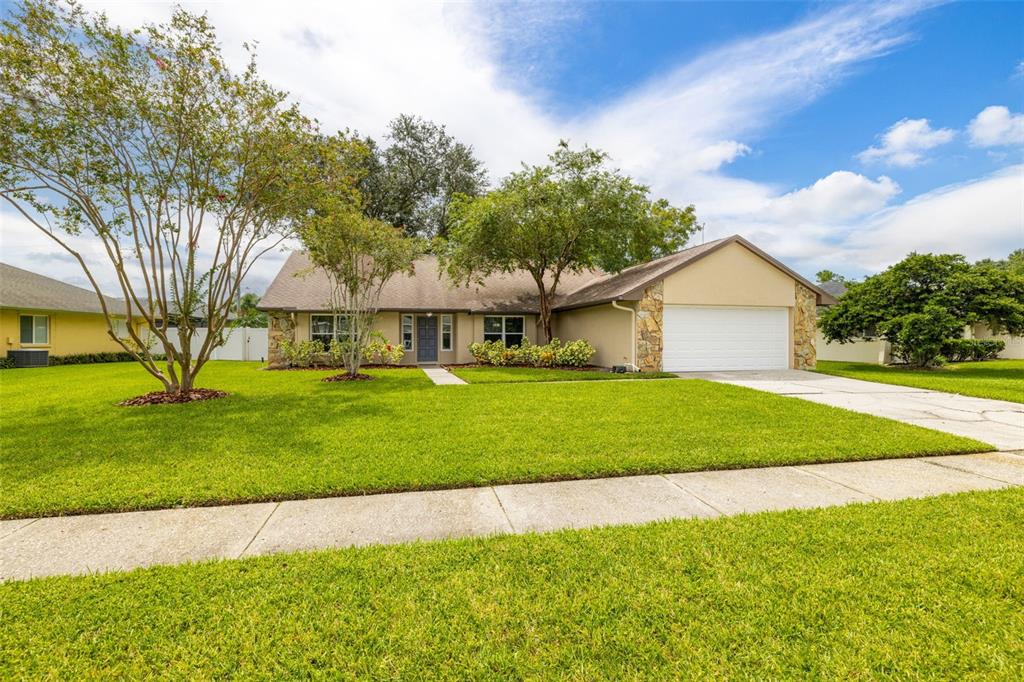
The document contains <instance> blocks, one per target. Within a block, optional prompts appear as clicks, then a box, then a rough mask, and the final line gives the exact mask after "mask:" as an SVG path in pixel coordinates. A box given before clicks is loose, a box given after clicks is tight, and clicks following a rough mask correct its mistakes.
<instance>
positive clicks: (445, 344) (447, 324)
mask: <svg viewBox="0 0 1024 682" xmlns="http://www.w3.org/2000/svg"><path fill="white" fill-rule="evenodd" d="M451 349H452V316H451V315H442V316H441V350H451Z"/></svg>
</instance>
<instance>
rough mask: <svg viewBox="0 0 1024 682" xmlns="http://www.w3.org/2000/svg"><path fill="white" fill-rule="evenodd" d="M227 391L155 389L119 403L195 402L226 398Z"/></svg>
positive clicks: (125, 404)
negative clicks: (173, 391) (184, 391)
mask: <svg viewBox="0 0 1024 682" xmlns="http://www.w3.org/2000/svg"><path fill="white" fill-rule="evenodd" d="M226 396H227V393H225V392H224V391H215V390H213V389H212V388H193V389H192V390H191V391H189V392H188V393H168V392H167V391H153V392H152V393H147V394H145V395H139V396H135V397H134V398H129V399H128V400H122V401H121V402H119V403H118V405H120V406H121V407H142V406H143V405H168V404H172V403H194V402H196V401H199V400H213V399H215V398H224V397H226Z"/></svg>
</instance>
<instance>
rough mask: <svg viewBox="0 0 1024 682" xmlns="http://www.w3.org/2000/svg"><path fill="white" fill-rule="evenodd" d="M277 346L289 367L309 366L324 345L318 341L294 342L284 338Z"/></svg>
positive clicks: (321, 351)
mask: <svg viewBox="0 0 1024 682" xmlns="http://www.w3.org/2000/svg"><path fill="white" fill-rule="evenodd" d="M278 348H280V349H281V355H283V356H284V359H285V360H286V361H287V362H288V366H289V367H309V366H310V365H312V364H313V361H314V360H315V359H316V356H317V355H319V354H320V353H323V351H324V346H323V344H322V343H320V342H319V341H300V342H298V343H295V342H293V341H289V340H288V339H284V340H283V341H281V343H280V344H279V346H278Z"/></svg>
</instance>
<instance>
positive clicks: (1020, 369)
mask: <svg viewBox="0 0 1024 682" xmlns="http://www.w3.org/2000/svg"><path fill="white" fill-rule="evenodd" d="M816 371H818V372H821V373H822V374H832V375H835V376H840V377H849V378H851V379H863V380H865V381H877V382H879V383H883V384H899V385H900V386H913V387H915V388H925V389H928V390H931V391H945V392H947V393H959V394H961V395H969V396H974V397H976V398H994V399H996V400H1009V401H1011V402H1015V403H1024V360H986V361H985V362H957V363H952V364H949V365H945V366H944V367H942V368H940V369H929V370H921V369H903V368H899V367H885V366H882V365H872V364H867V363H863V362H828V361H824V360H821V361H819V362H818V367H817V370H816Z"/></svg>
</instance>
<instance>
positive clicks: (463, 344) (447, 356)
mask: <svg viewBox="0 0 1024 682" xmlns="http://www.w3.org/2000/svg"><path fill="white" fill-rule="evenodd" d="M319 314H322V313H308V312H297V313H286V312H280V311H270V312H269V313H268V315H269V317H270V319H271V320H272V322H271V325H270V334H269V337H268V344H269V348H268V351H267V357H268V358H269V362H270V365H271V367H276V366H281V364H282V358H280V352H279V351H277V344H278V343H279V339H281V338H289V339H293V340H294V341H295V342H300V341H308V340H309V338H310V317H311V315H319ZM442 314H443V315H449V314H450V315H451V316H452V349H451V350H449V351H445V350H441V326H440V325H441V315H442ZM414 315H415V316H416V317H423V316H425V315H426V313H414ZM433 317H435V318H437V325H438V329H437V333H438V340H437V347H438V351H437V361H438V362H439V363H441V364H463V363H470V362H473V356H472V355H470V354H469V344H471V343H473V342H481V341H483V340H484V315H480V314H477V315H470V314H469V313H433ZM523 317H525V320H524V321H523V322H524V326H525V332H526V337H527V338H528V339H529V340H530V342H531V343H538V338H539V337H542V335H541V334H540V333H539V331H538V327H537V316H536V315H524V316H523ZM292 318H294V329H289V330H285V329H284V326H287V325H286V324H285V322H284V321H286V320H290V319H292ZM274 320H278V322H276V323H275V322H273V321H274ZM401 320H402V313H399V312H394V311H383V312H380V313H378V314H377V320H376V323H375V325H374V327H375V329H376V330H377V331H379V332H381V333H382V334H384V337H385V338H387V340H388V341H390V342H391V343H401V342H402V329H401V325H402V322H401ZM413 329H414V330H415V322H414V327H413ZM414 334H415V331H414ZM402 364H403V365H415V364H417V363H416V342H415V336H414V338H413V350H411V351H406V353H405V357H404V358H402Z"/></svg>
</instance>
